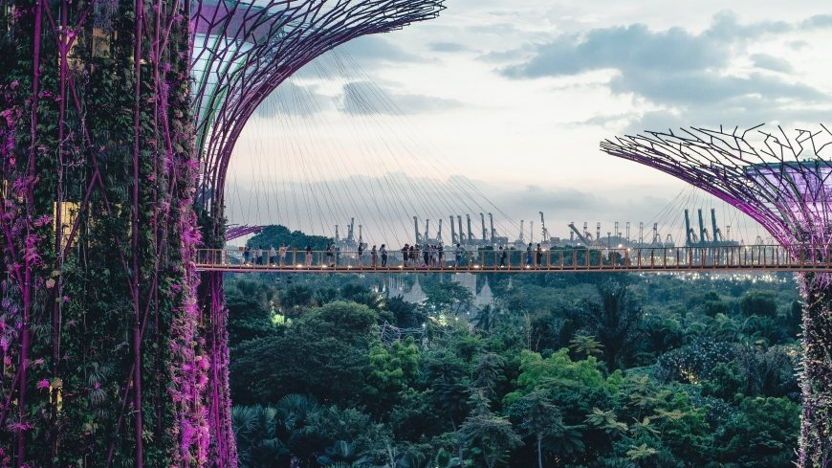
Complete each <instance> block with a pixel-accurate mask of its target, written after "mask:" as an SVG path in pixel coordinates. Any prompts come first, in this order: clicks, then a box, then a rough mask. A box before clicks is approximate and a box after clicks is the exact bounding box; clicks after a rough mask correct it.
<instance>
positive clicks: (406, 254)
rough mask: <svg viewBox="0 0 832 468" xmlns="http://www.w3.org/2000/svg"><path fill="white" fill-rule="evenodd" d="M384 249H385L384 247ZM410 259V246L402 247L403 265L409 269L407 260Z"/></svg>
mask: <svg viewBox="0 0 832 468" xmlns="http://www.w3.org/2000/svg"><path fill="white" fill-rule="evenodd" d="M382 247H384V246H383V245H382ZM408 258H410V246H409V245H408V244H404V247H402V264H403V265H404V266H405V268H407V260H408Z"/></svg>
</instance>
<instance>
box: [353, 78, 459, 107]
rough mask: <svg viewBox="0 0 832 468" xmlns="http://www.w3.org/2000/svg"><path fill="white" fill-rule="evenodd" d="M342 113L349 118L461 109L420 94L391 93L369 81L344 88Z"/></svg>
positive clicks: (455, 102)
mask: <svg viewBox="0 0 832 468" xmlns="http://www.w3.org/2000/svg"><path fill="white" fill-rule="evenodd" d="M343 90H344V94H343V96H342V98H341V103H340V106H339V109H340V110H341V111H342V112H345V113H347V114H354V115H370V114H421V113H427V112H436V111H441V110H447V109H452V108H456V107H459V106H460V105H461V103H460V102H459V101H455V100H452V99H444V98H439V97H435V96H424V95H418V94H396V93H392V92H390V91H388V90H386V89H384V88H382V87H380V86H378V85H377V84H375V83H372V82H369V81H355V82H350V83H347V84H345V85H344V88H343Z"/></svg>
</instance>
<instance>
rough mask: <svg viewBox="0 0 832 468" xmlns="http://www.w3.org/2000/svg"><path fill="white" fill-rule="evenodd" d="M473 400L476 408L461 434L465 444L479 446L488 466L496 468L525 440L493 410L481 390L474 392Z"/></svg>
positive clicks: (463, 426) (461, 427)
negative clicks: (509, 452) (510, 451)
mask: <svg viewBox="0 0 832 468" xmlns="http://www.w3.org/2000/svg"><path fill="white" fill-rule="evenodd" d="M471 401H472V406H473V407H474V410H473V411H472V412H471V414H470V415H469V416H468V417H467V418H466V419H465V422H463V423H462V426H460V428H459V435H460V437H461V439H462V440H463V441H464V442H465V445H467V446H469V447H477V448H479V450H480V452H481V453H482V457H483V460H484V461H485V464H486V466H488V468H494V466H495V465H497V463H498V462H500V461H501V460H503V459H504V458H505V456H506V454H507V453H508V451H509V450H511V449H513V448H515V447H517V446H518V445H521V444H522V443H523V441H522V440H521V439H520V436H518V435H517V433H515V432H514V429H512V426H511V423H510V422H509V421H508V420H507V419H505V418H503V417H500V416H498V415H496V414H494V413H493V412H491V409H489V408H488V401H487V400H486V398H485V396H483V395H482V393H481V392H476V393H474V395H472V397H471Z"/></svg>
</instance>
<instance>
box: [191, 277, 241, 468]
mask: <svg viewBox="0 0 832 468" xmlns="http://www.w3.org/2000/svg"><path fill="white" fill-rule="evenodd" d="M222 276H223V275H222V273H219V272H209V273H205V274H203V276H202V282H201V286H200V299H201V303H202V304H205V307H206V308H207V310H205V311H204V312H203V315H204V316H206V317H209V321H208V323H209V325H208V326H209V329H208V330H206V348H207V352H208V356H209V357H210V364H211V367H210V371H209V382H208V391H207V405H208V421H209V427H210V428H211V440H210V445H209V460H211V465H212V466H217V467H231V468H233V467H236V466H237V444H236V441H235V439H234V430H233V428H232V427H231V395H230V391H229V388H230V387H229V378H228V365H229V353H228V329H227V325H228V309H227V308H226V307H225V300H224V293H223V286H222Z"/></svg>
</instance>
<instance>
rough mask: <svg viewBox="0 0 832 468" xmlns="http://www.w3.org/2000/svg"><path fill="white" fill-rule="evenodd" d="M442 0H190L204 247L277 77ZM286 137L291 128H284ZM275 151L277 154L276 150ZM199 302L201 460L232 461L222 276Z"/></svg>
mask: <svg viewBox="0 0 832 468" xmlns="http://www.w3.org/2000/svg"><path fill="white" fill-rule="evenodd" d="M442 3H443V1H442V0H294V1H290V0H252V1H231V2H227V1H218V0H201V1H192V2H191V12H190V23H191V32H192V35H191V75H192V77H193V80H194V87H193V90H192V99H193V104H192V112H193V114H194V118H195V130H196V158H197V159H198V160H199V163H200V176H199V180H198V190H197V195H196V196H197V199H196V209H197V212H198V213H199V216H200V219H201V222H202V229H203V231H202V234H203V240H204V242H205V245H206V246H208V247H214V248H216V247H221V246H222V244H223V242H224V240H225V239H224V237H225V235H226V234H225V233H224V232H223V227H224V221H225V219H224V215H223V200H224V186H225V180H226V171H227V170H228V164H229V161H230V158H231V156H232V152H233V150H234V145H235V143H236V142H237V139H238V138H239V136H240V133H241V131H242V130H243V128H244V127H245V125H246V122H247V121H248V119H249V118H250V117H251V115H252V114H253V112H254V110H255V109H256V108H257V106H258V105H259V104H260V103H262V102H263V100H264V99H266V97H267V96H268V95H269V94H271V92H272V91H274V90H275V89H276V88H277V87H278V86H279V85H280V84H281V83H283V81H285V80H286V79H287V78H288V77H289V76H291V75H292V74H293V73H295V72H296V71H297V70H299V69H300V68H301V67H302V66H304V65H305V64H307V63H309V62H310V61H311V60H313V59H314V58H316V57H318V56H320V55H321V54H323V53H324V52H326V51H328V50H330V49H332V48H334V47H336V46H338V45H339V44H343V43H345V42H347V41H350V40H352V39H354V38H356V37H359V36H362V35H367V34H375V33H382V32H387V31H391V30H394V29H398V28H401V27H403V26H405V25H408V24H410V23H412V22H415V21H422V20H426V19H430V18H433V17H435V16H436V15H437V14H438V13H439V11H440V10H441V9H442V8H443V6H442ZM286 137H287V138H289V137H291V135H287V136H286ZM276 157H280V156H279V155H277V156H276ZM199 297H200V302H201V306H202V308H203V314H204V315H205V316H206V317H207V318H208V320H206V323H207V324H208V330H206V346H207V349H208V354H209V356H210V371H209V382H208V400H207V408H208V421H209V423H208V426H209V429H210V432H211V445H210V458H211V459H212V460H215V463H216V464H218V465H219V466H232V465H234V464H236V456H235V447H234V436H233V433H232V428H231V420H230V408H231V401H230V396H229V393H228V392H229V390H228V389H229V386H228V359H229V358H228V345H227V339H228V333H227V330H226V314H227V312H226V309H225V304H224V299H223V289H222V274H221V273H206V274H204V275H203V276H202V279H201V282H200V293H199Z"/></svg>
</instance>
